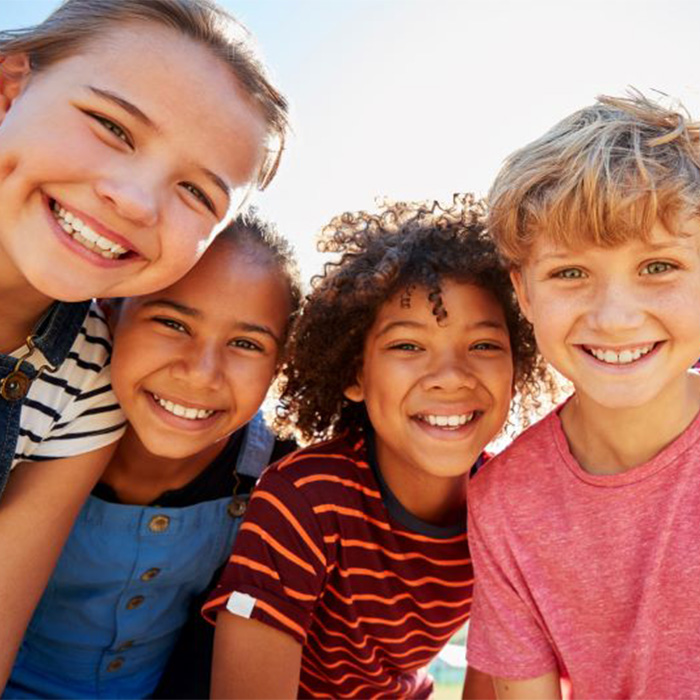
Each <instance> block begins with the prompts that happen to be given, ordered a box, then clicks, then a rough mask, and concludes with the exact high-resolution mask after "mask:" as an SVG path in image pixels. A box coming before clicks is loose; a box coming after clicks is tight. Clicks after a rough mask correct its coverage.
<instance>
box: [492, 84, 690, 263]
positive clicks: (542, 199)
mask: <svg viewBox="0 0 700 700" xmlns="http://www.w3.org/2000/svg"><path fill="white" fill-rule="evenodd" d="M488 204H489V208H490V214H489V229H490V231H491V234H492V235H493V236H494V238H495V240H496V242H497V245H498V247H499V251H500V252H501V254H502V255H503V257H504V258H505V259H506V260H507V261H508V263H509V264H510V265H512V266H515V267H519V266H520V265H522V264H523V263H524V262H526V261H527V258H528V255H529V252H530V249H531V247H532V244H533V241H534V240H535V238H536V237H538V236H546V237H547V238H548V239H549V240H551V241H552V242H554V243H556V244H559V245H564V246H566V247H569V248H574V249H576V248H580V247H582V246H591V245H594V246H603V247H613V246H616V245H619V244H621V243H624V242H626V241H628V240H632V239H643V240H645V239H647V238H648V236H649V234H650V232H651V228H652V227H653V225H654V223H655V222H656V221H657V220H660V221H661V222H662V223H663V224H664V226H666V228H668V230H669V231H671V232H675V231H676V228H677V223H678V221H679V218H681V219H682V218H685V217H693V216H697V215H698V214H700V124H699V123H698V122H693V121H691V120H690V117H689V115H687V113H685V111H684V110H683V109H682V108H681V107H679V108H678V109H674V108H666V107H664V106H662V105H661V104H660V103H659V102H657V101H652V100H650V99H648V98H647V97H645V96H644V95H642V94H641V93H639V92H637V91H631V92H630V93H629V95H628V96H627V97H618V98H616V97H607V96H601V97H598V99H597V102H596V103H595V104H594V105H592V106H590V107H585V108H584V109H581V110H579V111H578V112H575V113H574V114H572V115H571V116H569V117H567V118H566V119H564V120H563V121H561V122H559V123H558V124H556V125H555V126H554V127H553V128H552V129H550V130H549V131H548V132H547V133H546V134H544V136H542V137H540V138H539V139H537V140H536V141H533V142H532V143H530V144H528V145H527V146H525V147H524V148H521V149H520V150H518V151H516V152H515V153H513V154H512V155H511V156H509V157H508V158H507V159H506V161H505V164H504V166H503V167H502V169H501V171H500V173H499V174H498V176H497V177H496V180H495V182H494V184H493V185H492V187H491V191H490V193H489V196H488Z"/></svg>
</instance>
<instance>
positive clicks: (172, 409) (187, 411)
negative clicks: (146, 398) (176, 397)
mask: <svg viewBox="0 0 700 700" xmlns="http://www.w3.org/2000/svg"><path fill="white" fill-rule="evenodd" d="M152 396H153V398H154V399H155V400H156V401H157V402H158V404H159V405H160V406H161V407H162V408H164V409H165V410H166V411H168V413H172V414H173V415H175V416H178V417H179V418H187V419H188V420H203V419H204V418H209V416H211V415H213V414H214V411H212V410H209V409H206V408H188V407H187V406H181V405H180V404H179V403H173V402H172V401H168V400H167V399H161V398H160V396H157V395H156V394H152Z"/></svg>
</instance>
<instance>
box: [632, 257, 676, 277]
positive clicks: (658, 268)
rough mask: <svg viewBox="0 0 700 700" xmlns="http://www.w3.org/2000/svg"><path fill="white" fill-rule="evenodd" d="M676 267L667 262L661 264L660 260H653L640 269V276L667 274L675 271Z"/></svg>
mask: <svg viewBox="0 0 700 700" xmlns="http://www.w3.org/2000/svg"><path fill="white" fill-rule="evenodd" d="M677 269H678V266H677V265H674V264H672V263H669V262H663V261H661V260H655V261H654V262H650V263H648V264H647V265H645V266H644V267H643V268H642V271H641V273H640V274H642V275H659V274H661V273H662V272H669V271H670V270H677Z"/></svg>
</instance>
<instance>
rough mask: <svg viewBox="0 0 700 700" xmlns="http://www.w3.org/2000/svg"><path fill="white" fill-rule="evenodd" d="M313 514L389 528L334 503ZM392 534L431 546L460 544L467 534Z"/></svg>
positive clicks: (397, 532) (360, 512) (353, 509)
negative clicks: (332, 514)
mask: <svg viewBox="0 0 700 700" xmlns="http://www.w3.org/2000/svg"><path fill="white" fill-rule="evenodd" d="M313 510H314V513H316V514H321V513H338V514H339V515H347V516H348V517H351V518H359V519H360V520H364V521H365V522H368V523H372V525H376V526H377V527H378V528H381V529H382V530H390V529H391V526H390V525H389V523H386V522H384V521H383V520H377V519H376V518H371V517H370V516H369V515H367V514H366V513H363V512H362V511H361V510H357V509H355V508H346V507H344V506H339V505H337V504H335V503H326V504H324V505H320V506H314V509H313ZM393 533H394V534H395V535H401V536H402V537H405V538H406V539H409V540H415V541H416V542H430V543H431V544H435V543H436V542H437V543H439V544H454V543H455V542H461V541H465V542H466V540H467V533H466V532H465V533H463V534H460V535H456V536H455V537H447V538H445V539H442V538H439V539H438V538H435V537H426V536H425V535H417V534H415V533H413V532H407V531H406V530H394V531H393Z"/></svg>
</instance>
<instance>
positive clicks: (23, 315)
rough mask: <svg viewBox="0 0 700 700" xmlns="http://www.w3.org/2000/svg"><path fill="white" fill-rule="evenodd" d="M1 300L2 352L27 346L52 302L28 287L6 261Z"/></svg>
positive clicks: (1, 264) (0, 271)
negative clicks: (27, 340)
mask: <svg viewBox="0 0 700 700" xmlns="http://www.w3.org/2000/svg"><path fill="white" fill-rule="evenodd" d="M0 252H1V251H0ZM0 300H1V301H2V307H3V311H2V322H1V323H0V352H3V353H10V352H13V351H14V350H17V348H19V347H21V346H22V345H23V344H24V342H25V341H26V339H27V336H28V335H29V334H30V333H31V332H32V328H34V326H35V325H36V323H37V321H38V320H39V319H40V318H41V315H42V314H43V313H44V312H45V311H46V309H48V308H49V306H51V304H52V303H53V299H50V298H49V297H47V296H44V295H43V294H41V293H40V292H38V291H37V290H36V289H34V287H32V286H31V285H29V284H28V282H27V280H26V279H24V278H23V277H20V276H19V275H18V273H17V271H16V270H15V269H14V268H13V267H12V266H10V265H9V264H8V262H7V260H4V261H3V260H0Z"/></svg>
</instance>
